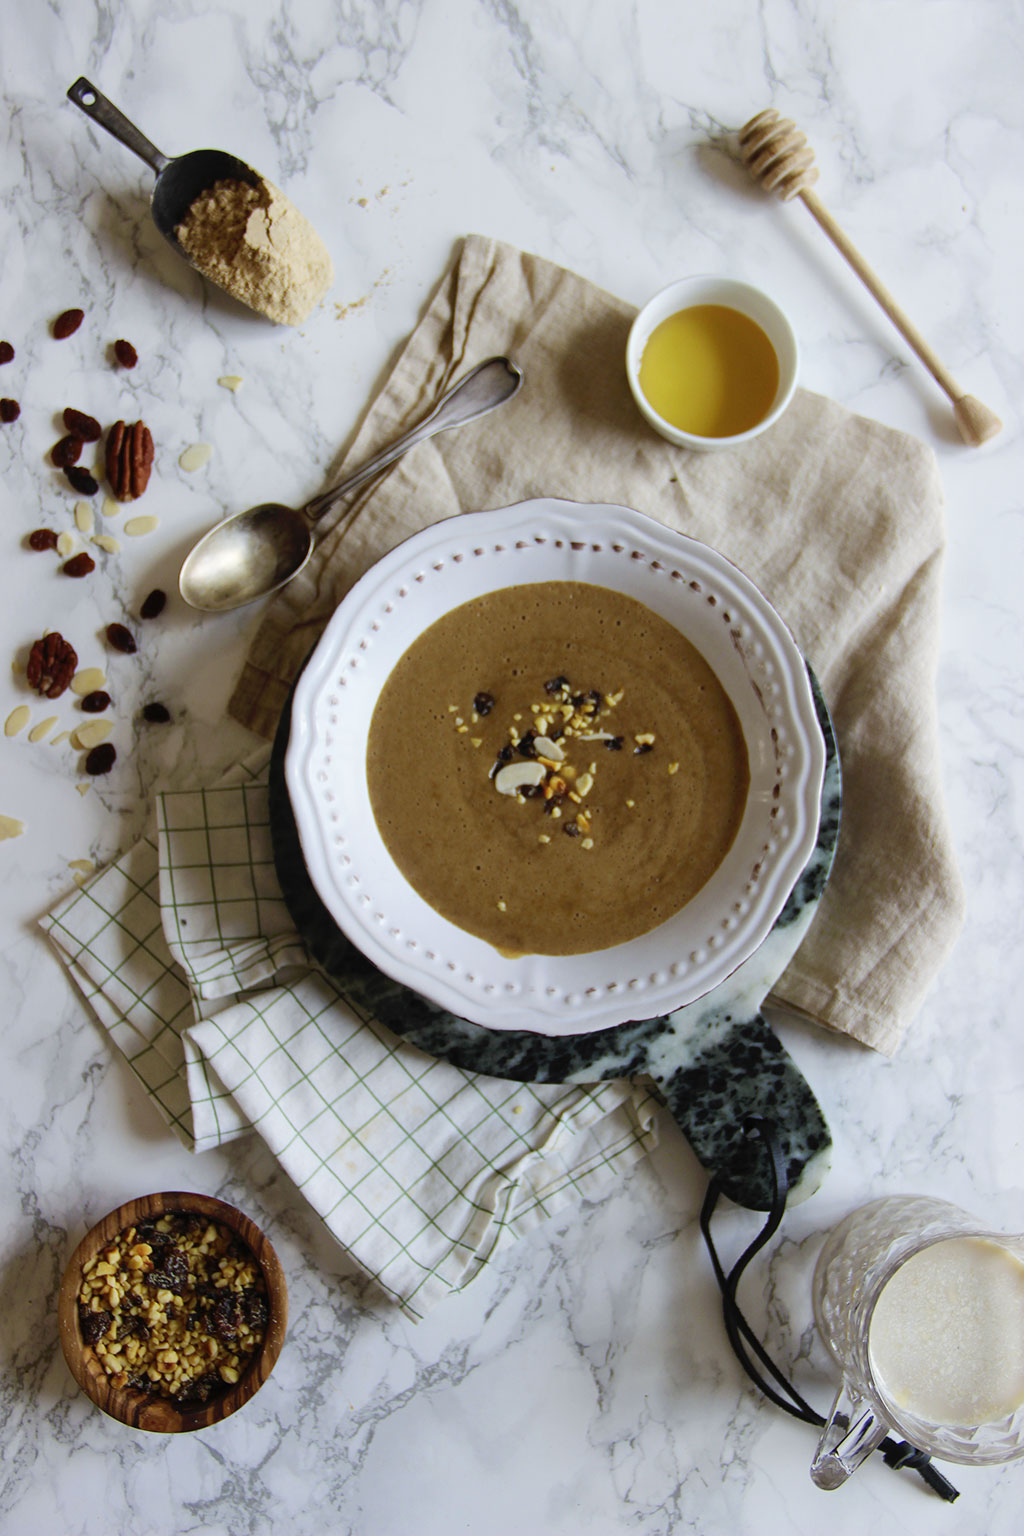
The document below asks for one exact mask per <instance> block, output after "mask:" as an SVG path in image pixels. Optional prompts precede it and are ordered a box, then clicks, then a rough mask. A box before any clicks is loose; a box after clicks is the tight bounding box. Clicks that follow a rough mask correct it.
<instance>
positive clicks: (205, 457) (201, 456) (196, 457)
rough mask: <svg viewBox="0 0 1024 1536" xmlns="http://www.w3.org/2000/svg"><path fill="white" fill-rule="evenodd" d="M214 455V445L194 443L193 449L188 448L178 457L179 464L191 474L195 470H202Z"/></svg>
mask: <svg viewBox="0 0 1024 1536" xmlns="http://www.w3.org/2000/svg"><path fill="white" fill-rule="evenodd" d="M212 453H213V444H212V443H193V444H192V446H191V448H186V449H185V451H184V453H180V454H179V455H178V463H179V464H180V465H181V467H182V469H186V470H188V471H189V473H190V474H191V473H192V472H193V471H194V470H197V469H202V467H203V465H204V464H208V463H209V461H210V457H211V455H212Z"/></svg>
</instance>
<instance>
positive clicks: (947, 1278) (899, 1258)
mask: <svg viewBox="0 0 1024 1536" xmlns="http://www.w3.org/2000/svg"><path fill="white" fill-rule="evenodd" d="M814 1316H815V1321H816V1323H817V1326H818V1331H819V1332H820V1334H821V1336H822V1338H823V1339H824V1340H825V1342H826V1343H827V1344H828V1347H829V1349H830V1350H831V1352H832V1354H833V1355H834V1357H835V1359H836V1362H837V1364H838V1366H839V1368H840V1371H841V1372H842V1378H843V1379H842V1384H841V1386H840V1388H839V1391H838V1392H837V1394H836V1399H835V1402H834V1403H833V1405H832V1411H831V1413H830V1414H829V1417H828V1421H827V1423H826V1425H825V1428H824V1430H823V1431H822V1435H821V1440H820V1442H819V1445H818V1450H817V1454H816V1456H815V1458H814V1461H813V1463H812V1465H811V1477H812V1479H813V1480H814V1482H815V1483H816V1484H817V1486H818V1487H819V1488H838V1487H839V1486H840V1484H842V1483H844V1482H845V1481H846V1479H847V1478H848V1477H849V1476H850V1473H851V1472H853V1471H855V1470H856V1468H857V1467H858V1466H859V1465H860V1463H861V1462H862V1461H863V1460H864V1458H865V1457H866V1456H867V1455H869V1454H870V1452H871V1451H873V1450H875V1448H876V1447H877V1446H878V1445H880V1444H881V1442H882V1440H884V1438H885V1437H886V1435H888V1434H891V1433H895V1434H896V1435H897V1437H898V1438H900V1439H903V1440H907V1441H909V1443H910V1444H911V1445H913V1446H916V1447H917V1449H919V1450H921V1451H925V1452H926V1453H927V1454H928V1455H930V1456H935V1457H938V1458H939V1459H941V1460H944V1461H953V1462H963V1463H971V1464H974V1465H983V1464H986V1463H988V1464H993V1463H996V1462H1002V1461H1009V1460H1011V1459H1012V1458H1013V1457H1015V1456H1021V1455H1024V1237H1014V1236H1008V1235H1006V1234H1004V1233H998V1232H991V1231H987V1230H985V1229H983V1228H982V1227H981V1226H980V1225H979V1223H978V1222H977V1221H976V1220H974V1218H972V1217H971V1216H969V1215H968V1214H967V1213H966V1212H965V1211H961V1210H960V1209H959V1208H958V1207H957V1206H955V1205H950V1204H949V1203H948V1202H947V1201H945V1200H933V1199H931V1198H929V1197H927V1196H923V1195H897V1196H890V1197H888V1198H886V1199H882V1200H875V1201H872V1202H871V1204H869V1205H865V1206H862V1207H861V1208H860V1209H859V1210H856V1211H854V1212H853V1213H852V1214H851V1215H849V1216H848V1217H847V1218H846V1219H845V1221H843V1222H841V1223H840V1225H839V1226H838V1227H836V1228H835V1230H834V1231H833V1232H832V1234H831V1236H830V1237H829V1239H828V1241H827V1242H826V1244H825V1247H824V1248H823V1250H822V1253H821V1256H820V1258H819V1260H818V1264H817V1267H816V1269H815V1273H814Z"/></svg>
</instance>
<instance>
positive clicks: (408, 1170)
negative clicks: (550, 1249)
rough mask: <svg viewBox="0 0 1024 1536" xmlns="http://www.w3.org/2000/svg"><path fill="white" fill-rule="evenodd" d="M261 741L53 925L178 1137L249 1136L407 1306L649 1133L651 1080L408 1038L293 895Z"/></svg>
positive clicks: (431, 1297)
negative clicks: (540, 1070)
mask: <svg viewBox="0 0 1024 1536" xmlns="http://www.w3.org/2000/svg"><path fill="white" fill-rule="evenodd" d="M269 758H270V753H269V749H261V750H260V752H259V754H258V755H257V756H256V757H255V758H253V759H251V760H250V761H249V762H247V763H245V764H242V765H240V766H239V767H238V768H236V769H235V770H233V771H232V772H231V773H230V774H229V775H228V776H227V777H226V778H225V779H223V780H222V781H221V782H220V783H219V784H218V785H216V786H215V787H214V788H211V789H201V790H195V791H164V792H163V793H160V794H158V796H157V803H156V828H155V834H154V835H153V836H148V837H144V838H142V839H141V840H140V841H139V842H138V843H136V844H135V846H134V847H132V848H131V849H129V851H128V852H127V853H125V854H124V855H123V856H122V857H121V858H119V859H117V860H116V861H115V862H114V863H113V864H111V865H109V866H108V867H107V868H106V869H104V870H101V871H100V872H99V873H98V874H97V875H95V876H93V877H91V878H90V879H89V880H88V881H87V882H86V883H84V884H83V885H82V886H81V888H80V889H78V890H76V891H75V892H74V893H73V894H72V895H70V896H68V897H67V898H65V900H63V901H62V902H61V903H60V905H59V906H57V907H56V908H55V909H54V910H53V911H52V912H51V913H49V914H48V916H46V917H45V918H44V919H43V920H42V926H43V927H44V929H45V930H46V931H47V932H48V933H49V935H50V937H51V938H52V940H53V942H54V943H55V944H56V946H57V949H58V951H59V953H60V955H61V958H62V959H63V960H64V962H65V964H66V965H67V967H68V969H69V970H70V972H71V974H72V976H73V977H74V978H75V980H76V982H77V983H78V985H79V986H80V988H81V990H82V991H83V993H84V995H85V997H86V1000H87V1001H88V1003H89V1004H90V1006H91V1007H92V1009H93V1011H94V1012H95V1014H96V1016H97V1018H98V1019H99V1021H100V1023H101V1024H102V1025H103V1027H104V1028H105V1029H106V1030H107V1032H108V1033H109V1035H110V1037H111V1039H112V1041H113V1042H114V1044H115V1045H116V1046H117V1048H118V1049H119V1050H120V1051H122V1052H123V1054H124V1056H125V1057H126V1059H127V1061H128V1062H129V1064H130V1065H131V1067H132V1069H133V1070H134V1072H135V1073H136V1074H137V1076H138V1078H139V1080H140V1081H141V1083H142V1085H143V1087H144V1088H145V1089H146V1091H147V1093H149V1095H150V1096H151V1098H152V1099H153V1100H154V1101H155V1103H156V1104H157V1106H158V1107H159V1109H160V1111H161V1113H162V1114H163V1115H164V1117H165V1118H166V1120H167V1121H168V1123H169V1124H170V1125H171V1127H172V1128H173V1129H174V1131H175V1132H176V1133H177V1134H178V1136H179V1137H180V1138H181V1140H182V1141H183V1142H184V1143H185V1145H186V1146H187V1147H189V1148H191V1149H192V1150H194V1151H197V1152H200V1151H203V1150H204V1149H206V1148H209V1147H215V1146H220V1145H222V1144H223V1143H224V1142H227V1141H231V1140H233V1139H234V1138H235V1137H238V1136H242V1135H244V1134H246V1133H247V1132H249V1131H256V1132H257V1133H258V1134H259V1135H260V1136H262V1137H263V1140H264V1141H265V1142H266V1144H267V1146H268V1147H269V1148H270V1150H271V1151H272V1152H273V1153H274V1155H275V1157H277V1159H278V1160H279V1162H280V1163H281V1166H282V1167H283V1168H284V1170H285V1172H286V1173H287V1174H288V1176H289V1177H290V1178H291V1179H292V1180H293V1182H294V1183H295V1184H297V1185H298V1187H299V1188H300V1189H301V1190H302V1192H303V1194H304V1195H305V1196H306V1198H307V1200H308V1201H309V1202H310V1204H311V1205H312V1206H313V1208H314V1209H315V1210H316V1211H317V1212H318V1213H319V1215H320V1216H321V1218H322V1219H323V1221H324V1222H325V1223H326V1225H327V1227H328V1228H329V1229H330V1231H331V1232H332V1233H333V1234H334V1236H335V1237H336V1238H337V1240H338V1241H339V1242H340V1243H341V1244H342V1245H343V1246H344V1247H345V1248H346V1249H347V1250H348V1251H349V1252H350V1253H351V1255H352V1256H353V1258H354V1259H355V1260H356V1261H357V1262H358V1263H359V1264H360V1266H361V1267H362V1268H363V1270H364V1271H366V1273H367V1274H368V1275H370V1276H372V1277H373V1278H374V1279H375V1280H376V1281H377V1282H378V1283H379V1284H380V1285H381V1286H382V1287H383V1288H384V1290H385V1291H386V1292H387V1293H388V1294H389V1295H390V1296H392V1297H393V1298H394V1299H395V1300H396V1301H397V1302H398V1303H399V1304H400V1305H401V1306H402V1307H403V1309H404V1310H405V1311H406V1312H407V1313H408V1314H409V1315H410V1316H411V1317H421V1316H423V1315H424V1313H425V1312H426V1311H427V1310H428V1309H429V1308H430V1307H431V1306H432V1305H433V1304H434V1303H435V1302H437V1301H438V1300H439V1299H440V1298H441V1297H442V1296H444V1295H445V1294H447V1292H448V1291H450V1290H453V1289H458V1288H460V1287H461V1286H463V1285H465V1284H467V1283H468V1281H470V1280H471V1279H472V1278H473V1276H474V1275H475V1274H476V1273H477V1272H478V1271H479V1269H480V1267H481V1266H482V1265H483V1264H485V1263H486V1262H487V1260H488V1259H489V1258H490V1257H491V1256H492V1254H494V1253H495V1252H496V1251H497V1250H498V1248H499V1247H500V1246H501V1245H502V1244H503V1243H505V1242H507V1241H508V1240H510V1239H511V1238H512V1237H515V1236H518V1235H520V1234H521V1233H523V1232H524V1231H526V1230H528V1229H529V1228H530V1227H532V1226H534V1225H536V1223H537V1222H539V1221H540V1220H541V1218H542V1217H544V1216H546V1215H549V1214H551V1212H553V1211H555V1210H557V1209H558V1208H559V1207H561V1206H564V1205H566V1204H567V1203H568V1202H569V1201H571V1200H578V1199H580V1198H581V1197H584V1196H589V1195H592V1194H594V1193H596V1192H597V1191H598V1190H599V1188H600V1187H601V1186H602V1185H603V1184H605V1183H606V1181H607V1180H608V1179H609V1178H610V1177H612V1176H614V1175H615V1174H617V1173H620V1172H621V1171H622V1170H623V1169H625V1168H627V1167H628V1166H629V1165H630V1164H632V1163H633V1162H635V1161H636V1160H637V1159H639V1158H640V1157H642V1156H643V1155H644V1154H645V1153H646V1152H647V1151H649V1150H650V1149H651V1147H653V1146H654V1145H655V1142H656V1134H657V1133H656V1118H655V1100H654V1098H653V1096H652V1095H651V1094H649V1093H648V1092H647V1091H646V1090H644V1089H643V1088H641V1087H636V1086H633V1085H629V1084H625V1083H606V1084H601V1085H600V1086H598V1087H595V1088H577V1087H568V1086H549V1085H545V1086H540V1085H531V1084H523V1083H515V1082H508V1081H504V1080H500V1079H497V1078H490V1077H482V1076H479V1075H476V1074H474V1073H471V1072H464V1071H462V1070H461V1069H459V1068H457V1067H453V1066H450V1065H449V1064H447V1063H446V1062H441V1061H437V1060H435V1059H434V1058H433V1057H431V1056H427V1055H425V1054H424V1053H423V1052H422V1051H419V1050H417V1049H415V1048H414V1047H412V1046H410V1045H407V1044H406V1043H405V1042H404V1041H403V1040H401V1039H400V1038H399V1037H398V1036H396V1035H394V1034H392V1033H391V1032H390V1031H389V1030H387V1029H385V1028H384V1027H383V1026H382V1025H380V1024H379V1023H378V1022H376V1021H375V1020H374V1019H373V1018H372V1017H371V1016H369V1015H368V1013H367V1012H366V1010H365V1009H361V1008H360V1006H359V1000H358V999H357V998H354V997H350V998H346V997H345V996H343V995H342V992H341V989H340V987H339V986H338V985H337V984H336V983H335V982H334V981H333V980H332V979H331V977H330V976H328V975H326V974H325V973H324V972H323V971H322V970H321V969H320V968H319V967H318V966H317V964H316V962H315V961H314V960H313V959H312V957H311V956H310V954H309V952H308V951H307V950H306V948H305V946H304V945H303V943H302V940H301V939H300V938H299V936H298V934H297V933H296V932H295V930H294V928H293V926H292V923H291V919H290V917H289V914H288V911H287V908H286V906H285V904H284V901H283V900H282V896H281V891H280V887H279V885H278V883H277V877H276V874H275V870H274V863H273V855H272V849H271V838H270V826H269V809H268V796H267V776H268V769H269Z"/></svg>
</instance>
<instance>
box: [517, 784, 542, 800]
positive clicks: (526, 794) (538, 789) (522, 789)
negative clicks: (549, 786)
mask: <svg viewBox="0 0 1024 1536" xmlns="http://www.w3.org/2000/svg"><path fill="white" fill-rule="evenodd" d="M519 793H520V794H521V795H522V797H523V799H524V800H537V799H539V798H540V797H541V796H542V795H543V793H544V786H543V784H521V785H520V786H519Z"/></svg>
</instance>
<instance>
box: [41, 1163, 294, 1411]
mask: <svg viewBox="0 0 1024 1536" xmlns="http://www.w3.org/2000/svg"><path fill="white" fill-rule="evenodd" d="M176 1212H184V1213H186V1214H188V1213H195V1214H197V1215H200V1216H206V1217H208V1218H209V1219H210V1220H212V1221H218V1222H220V1223H222V1224H223V1225H224V1226H226V1227H229V1228H230V1229H231V1231H232V1232H234V1233H236V1234H237V1236H238V1237H240V1238H241V1240H242V1241H243V1242H244V1243H245V1245H246V1247H247V1248H249V1249H250V1251H251V1253H252V1256H253V1258H254V1260H255V1261H256V1263H257V1264H258V1265H259V1267H260V1271H261V1273H262V1275H263V1281H264V1284H265V1285H266V1288H267V1301H268V1310H269V1317H268V1319H267V1328H266V1332H265V1334H264V1337H263V1344H262V1346H261V1347H260V1349H259V1351H258V1352H257V1354H256V1355H255V1356H254V1357H253V1359H252V1360H251V1361H250V1362H249V1365H248V1366H247V1368H246V1370H245V1371H244V1373H243V1375H242V1376H241V1377H240V1379H239V1380H238V1382H237V1383H235V1385H234V1386H231V1387H229V1388H228V1390H227V1391H226V1392H225V1393H224V1394H223V1395H222V1396H220V1397H217V1398H215V1399H214V1400H213V1401H211V1402H209V1403H204V1404H203V1405H202V1406H201V1407H198V1408H190V1409H187V1410H183V1409H180V1408H177V1407H175V1405H174V1404H173V1403H172V1402H171V1401H170V1399H169V1398H161V1397H157V1396H156V1395H155V1394H154V1395H151V1394H150V1393H147V1392H143V1391H140V1390H139V1389H138V1388H137V1387H115V1386H114V1385H113V1383H112V1382H111V1380H110V1377H109V1376H108V1375H107V1373H106V1372H105V1371H104V1369H103V1367H102V1366H101V1365H100V1363H99V1361H98V1359H97V1358H96V1356H95V1354H94V1353H93V1351H92V1350H91V1348H90V1347H89V1346H88V1345H87V1344H86V1343H85V1341H84V1339H83V1338H82V1334H81V1328H80V1326H79V1322H78V1292H79V1289H80V1287H81V1281H82V1266H83V1265H84V1264H85V1263H86V1261H87V1260H88V1259H89V1258H91V1257H92V1256H93V1254H95V1253H96V1252H97V1251H98V1250H99V1249H100V1248H101V1247H102V1246H103V1245H104V1244H105V1243H108V1242H110V1241H111V1240H112V1239H113V1238H115V1237H116V1236H117V1234H118V1233H119V1232H122V1231H124V1229H125V1228H126V1227H130V1226H134V1225H135V1224H136V1223H138V1222H139V1221H144V1220H146V1219H151V1218H154V1217H157V1218H158V1217H160V1216H163V1215H172V1214H174V1213H176ZM57 1323H58V1329H59V1333H60V1344H61V1349H62V1351H63V1354H64V1359H65V1361H66V1362H67V1366H68V1369H69V1371H70V1372H71V1374H72V1376H73V1377H74V1378H75V1381H76V1382H77V1383H78V1385H79V1386H80V1387H81V1388H82V1391H83V1392H85V1393H86V1394H87V1396H88V1397H90V1398H91V1399H92V1401H93V1402H94V1403H95V1404H96V1406H97V1408H99V1409H101V1410H102V1412H104V1413H105V1414H107V1415H109V1417H110V1418H113V1419H118V1420H119V1421H120V1422H121V1423H122V1424H127V1425H129V1426H130V1427H131V1428H132V1429H142V1430H147V1431H149V1432H150V1433H153V1434H181V1433H190V1432H192V1431H194V1430H197V1429H208V1428H209V1427H210V1426H211V1425H212V1424H216V1423H218V1422H219V1421H220V1420H221V1419H226V1418H228V1417H230V1415H231V1414H233V1413H236V1412H237V1411H238V1409H239V1408H241V1407H243V1406H244V1404H245V1403H247V1402H248V1401H249V1399H250V1398H251V1397H253V1396H254V1395H255V1394H256V1393H257V1392H258V1391H259V1389H260V1387H261V1386H262V1385H263V1383H264V1382H265V1381H266V1379H267V1377H268V1376H269V1375H270V1373H271V1371H272V1370H273V1369H274V1366H275V1364H276V1363H277V1358H278V1356H279V1355H280V1353H281V1348H282V1345H283V1344H284V1338H285V1333H286V1331H287V1327H288V1287H287V1284H286V1282H285V1277H284V1270H283V1269H282V1267H281V1262H280V1260H279V1259H278V1257H277V1254H276V1253H275V1251H274V1247H273V1244H272V1243H271V1242H270V1239H269V1238H268V1237H267V1236H266V1235H265V1234H264V1233H263V1232H262V1231H261V1229H260V1228H259V1227H258V1226H257V1225H256V1223H255V1222H254V1221H253V1220H252V1219H251V1217H249V1216H247V1215H246V1214H245V1212H244V1211H240V1210H239V1209H238V1207H237V1206H234V1205H229V1204H228V1202H227V1201H226V1200H220V1199H218V1198H217V1196H216V1195H202V1194H199V1193H197V1192H195V1191H190V1190H163V1191H160V1192H158V1193H155V1194H150V1195H142V1196H139V1197H138V1198H136V1199H134V1200H127V1201H125V1202H124V1204H123V1205H119V1206H117V1207H115V1209H114V1210H112V1211H108V1212H107V1214H106V1215H105V1216H103V1217H101V1218H100V1220H99V1221H97V1222H95V1223H94V1224H93V1226H91V1227H90V1228H89V1230H88V1232H87V1233H86V1234H85V1236H84V1237H83V1238H82V1240H81V1242H80V1243H79V1244H78V1246H77V1248H76V1249H75V1251H74V1253H73V1254H72V1255H71V1258H70V1259H69V1260H68V1263H67V1266H66V1267H65V1270H64V1276H63V1279H62V1281H61V1287H60V1293H59V1296H58V1300H57Z"/></svg>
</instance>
